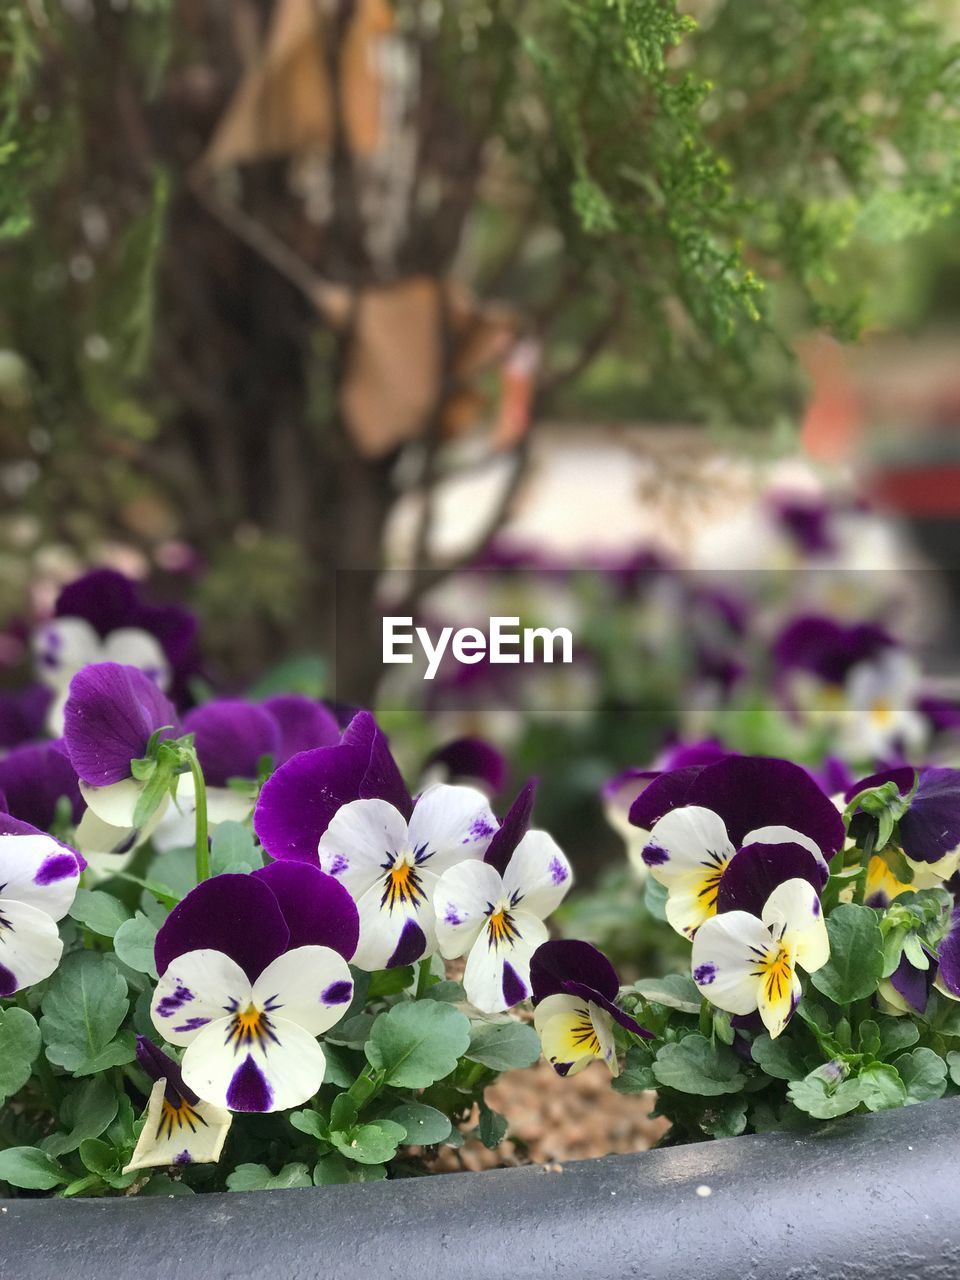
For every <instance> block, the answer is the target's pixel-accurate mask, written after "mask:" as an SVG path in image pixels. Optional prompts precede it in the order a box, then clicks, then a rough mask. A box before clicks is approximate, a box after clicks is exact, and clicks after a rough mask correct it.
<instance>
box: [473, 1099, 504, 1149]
mask: <svg viewBox="0 0 960 1280" xmlns="http://www.w3.org/2000/svg"><path fill="white" fill-rule="evenodd" d="M507 1127H508V1126H507V1119H506V1116H502V1115H501V1114H500V1112H499V1111H494V1110H493V1109H492V1108H491V1107H488V1106H487V1104H486V1103H485V1102H481V1103H480V1123H479V1125H478V1126H477V1131H478V1133H479V1135H480V1141H481V1142H482V1143H483V1145H484V1146H485V1147H487V1148H488V1149H489V1150H490V1151H492V1150H493V1149H494V1147H499V1145H500V1143H501V1142H502V1141H503V1140H504V1138H505V1137H506V1136H507Z"/></svg>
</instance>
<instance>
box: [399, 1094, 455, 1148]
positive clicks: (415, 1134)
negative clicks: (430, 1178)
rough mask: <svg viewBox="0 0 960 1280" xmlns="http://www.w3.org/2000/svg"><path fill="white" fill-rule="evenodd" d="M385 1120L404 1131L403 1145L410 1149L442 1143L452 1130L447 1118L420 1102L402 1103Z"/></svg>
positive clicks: (440, 1112)
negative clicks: (390, 1121) (392, 1122)
mask: <svg viewBox="0 0 960 1280" xmlns="http://www.w3.org/2000/svg"><path fill="white" fill-rule="evenodd" d="M387 1118H388V1119H390V1120H393V1121H394V1122H395V1123H396V1124H398V1125H400V1126H401V1128H403V1129H404V1131H405V1132H406V1135H407V1136H406V1138H405V1139H404V1145H406V1146H411V1147H430V1146H432V1145H433V1144H434V1143H435V1142H444V1141H445V1140H446V1139H447V1138H449V1137H450V1130H451V1129H452V1128H453V1125H452V1124H451V1122H450V1119H449V1117H448V1116H445V1115H444V1114H443V1112H442V1111H438V1110H437V1108H436V1107H428V1106H426V1104H425V1103H422V1102H402V1103H401V1104H400V1106H399V1107H395V1108H394V1109H393V1111H391V1112H390V1113H389V1115H388V1117H387Z"/></svg>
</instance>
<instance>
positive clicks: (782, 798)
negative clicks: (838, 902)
mask: <svg viewBox="0 0 960 1280" xmlns="http://www.w3.org/2000/svg"><path fill="white" fill-rule="evenodd" d="M653 785H654V784H651V786H650V787H648V788H647V791H646V792H645V793H644V795H643V796H641V797H640V800H639V801H638V802H637V803H638V805H639V804H640V803H642V801H643V800H644V799H645V797H646V795H648V794H649V792H650V790H652V788H653ZM684 803H685V804H692V805H701V806H702V807H703V808H705V809H712V810H713V812H714V813H717V814H719V815H720V817H721V818H722V819H723V821H724V825H725V826H726V828H727V833H728V835H729V836H730V839H731V840H732V841H733V843H734V844H735V845H739V844H740V843H741V842H742V840H743V837H744V836H745V835H746V834H747V833H748V832H749V831H752V830H754V829H756V828H757V827H769V826H784V827H792V828H793V830H794V831H799V832H801V834H803V835H805V836H809V837H810V838H811V839H812V840H813V842H814V844H816V846H817V848H818V849H820V851H821V852H822V853H823V854H824V856H825V857H828V858H829V857H830V855H831V854H834V853H836V851H837V850H838V849H839V848H840V846H841V845H842V844H843V841H844V836H845V831H844V826H843V819H842V818H841V816H840V814H839V813H838V811H837V809H836V807H835V806H834V804H833V803H832V801H831V800H830V799H829V797H828V796H826V795H824V793H823V792H822V791H821V790H820V788H819V787H818V786H817V784H816V783H815V782H814V781H813V779H812V778H811V777H810V776H809V774H807V772H806V771H805V770H804V769H801V767H800V766H799V765H796V764H791V763H790V761H788V760H776V759H769V758H767V757H765V756H728V757H727V759H725V760H719V761H718V762H717V763H716V764H712V765H707V767H706V768H705V769H703V770H702V771H701V772H700V773H699V774H698V775H697V777H696V778H694V779H693V780H692V782H691V784H690V786H689V788H688V789H687V791H686V797H685V800H684ZM635 807H636V806H635ZM631 821H633V818H632V817H631Z"/></svg>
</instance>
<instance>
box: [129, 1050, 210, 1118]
mask: <svg viewBox="0 0 960 1280" xmlns="http://www.w3.org/2000/svg"><path fill="white" fill-rule="evenodd" d="M137 1062H139V1064H140V1066H141V1067H142V1068H143V1070H144V1071H145V1072H146V1073H147V1075H148V1076H149V1077H150V1079H151V1080H154V1081H156V1080H166V1082H167V1087H166V1089H165V1090H164V1093H165V1095H166V1099H167V1101H168V1102H169V1103H170V1105H171V1106H174V1107H175V1106H177V1105H178V1104H179V1103H180V1100H181V1098H185V1099H186V1100H187V1102H189V1103H190V1105H191V1106H192V1107H193V1106H196V1104H197V1103H198V1102H199V1101H200V1099H199V1098H198V1097H197V1095H196V1094H195V1093H194V1092H193V1090H192V1089H189V1088H188V1087H187V1086H186V1085H185V1084H184V1083H183V1076H182V1075H181V1074H180V1067H179V1064H178V1063H176V1062H174V1060H173V1058H171V1057H170V1056H169V1055H168V1054H166V1053H164V1052H163V1050H162V1049H158V1048H157V1046H156V1045H155V1044H154V1043H153V1041H152V1040H148V1039H147V1037H146V1036H137Z"/></svg>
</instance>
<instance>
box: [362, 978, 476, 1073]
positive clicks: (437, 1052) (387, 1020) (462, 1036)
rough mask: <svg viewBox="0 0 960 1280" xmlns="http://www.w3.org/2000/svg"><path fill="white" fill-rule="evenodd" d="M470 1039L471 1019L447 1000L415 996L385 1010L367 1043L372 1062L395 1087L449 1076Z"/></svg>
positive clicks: (368, 1057) (369, 1058) (369, 1057)
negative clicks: (405, 1002) (411, 1001)
mask: <svg viewBox="0 0 960 1280" xmlns="http://www.w3.org/2000/svg"><path fill="white" fill-rule="evenodd" d="M469 1044H470V1022H469V1019H468V1018H467V1017H466V1016H465V1015H464V1014H462V1013H461V1012H460V1010H459V1009H454V1008H453V1006H452V1005H449V1004H439V1003H438V1002H437V1001H436V1000H416V1001H414V1002H413V1003H411V1004H398V1005H394V1006H393V1008H392V1009H388V1010H387V1012H386V1013H381V1014H380V1015H379V1017H378V1018H377V1019H376V1021H375V1022H374V1024H373V1026H372V1028H371V1030H370V1039H369V1041H368V1043H367V1045H366V1055H367V1060H368V1061H369V1062H370V1064H371V1066H374V1067H377V1068H379V1069H380V1070H382V1071H383V1072H385V1082H386V1084H387V1085H392V1086H393V1087H394V1088H397V1089H425V1088H427V1087H428V1085H431V1084H433V1083H434V1082H435V1081H437V1080H442V1079H443V1077H444V1076H448V1075H449V1074H450V1073H451V1072H452V1071H453V1070H454V1068H455V1067H456V1065H457V1062H458V1060H459V1059H460V1058H461V1057H462V1056H463V1054H464V1053H466V1051H467V1048H468V1046H469Z"/></svg>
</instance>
